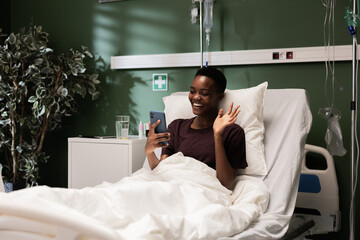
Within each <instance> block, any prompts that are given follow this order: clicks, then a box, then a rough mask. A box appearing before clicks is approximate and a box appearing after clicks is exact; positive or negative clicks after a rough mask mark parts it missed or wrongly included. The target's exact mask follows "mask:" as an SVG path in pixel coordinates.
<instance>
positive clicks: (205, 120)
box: [191, 114, 217, 129]
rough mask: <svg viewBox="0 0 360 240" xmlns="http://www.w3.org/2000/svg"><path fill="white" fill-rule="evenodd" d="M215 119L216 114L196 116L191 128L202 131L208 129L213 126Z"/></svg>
mask: <svg viewBox="0 0 360 240" xmlns="http://www.w3.org/2000/svg"><path fill="white" fill-rule="evenodd" d="M216 117H217V114H215V115H211V116H207V117H204V116H196V117H195V119H194V121H193V122H192V124H191V128H194V129H202V128H209V127H211V126H212V125H213V124H214V121H215V119H216Z"/></svg>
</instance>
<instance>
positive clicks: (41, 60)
mask: <svg viewBox="0 0 360 240" xmlns="http://www.w3.org/2000/svg"><path fill="white" fill-rule="evenodd" d="M43 62H44V59H42V58H37V59H35V60H34V64H35V65H36V66H39V65H41V64H42V63H43Z"/></svg>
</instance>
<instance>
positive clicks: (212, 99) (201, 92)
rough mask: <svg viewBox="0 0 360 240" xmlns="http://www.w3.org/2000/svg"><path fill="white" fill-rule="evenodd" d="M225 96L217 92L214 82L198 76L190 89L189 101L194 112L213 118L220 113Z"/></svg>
mask: <svg viewBox="0 0 360 240" xmlns="http://www.w3.org/2000/svg"><path fill="white" fill-rule="evenodd" d="M222 97H223V94H222V93H217V92H216V84H215V82H214V80H212V79H211V78H209V77H206V76H196V77H195V78H194V81H193V83H192V85H191V87H190V92H189V100H190V103H191V107H192V111H193V113H194V114H195V115H198V116H206V115H209V116H213V115H214V114H217V112H218V106H219V102H220V100H221V99H222Z"/></svg>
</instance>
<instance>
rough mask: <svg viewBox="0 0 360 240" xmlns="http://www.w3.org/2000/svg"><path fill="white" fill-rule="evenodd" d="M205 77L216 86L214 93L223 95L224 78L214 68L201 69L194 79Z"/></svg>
mask: <svg viewBox="0 0 360 240" xmlns="http://www.w3.org/2000/svg"><path fill="white" fill-rule="evenodd" d="M197 76H205V77H208V78H211V79H212V80H213V81H214V82H215V85H216V92H217V93H223V92H224V91H225V88H226V77H225V75H224V74H223V73H222V72H221V71H220V70H219V69H217V68H215V67H202V68H200V69H199V70H197V72H196V74H195V77H197Z"/></svg>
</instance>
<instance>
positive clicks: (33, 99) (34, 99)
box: [28, 96, 37, 103]
mask: <svg viewBox="0 0 360 240" xmlns="http://www.w3.org/2000/svg"><path fill="white" fill-rule="evenodd" d="M36 100H37V97H35V96H31V97H29V99H28V102H29V103H33V102H35V101H36Z"/></svg>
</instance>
